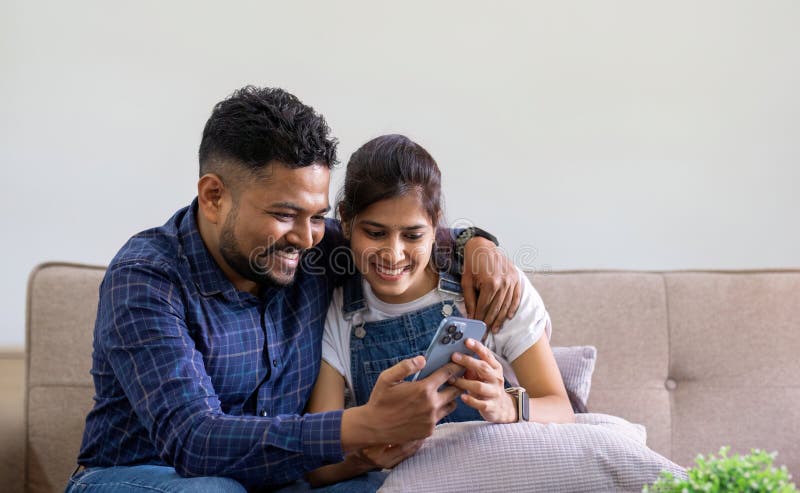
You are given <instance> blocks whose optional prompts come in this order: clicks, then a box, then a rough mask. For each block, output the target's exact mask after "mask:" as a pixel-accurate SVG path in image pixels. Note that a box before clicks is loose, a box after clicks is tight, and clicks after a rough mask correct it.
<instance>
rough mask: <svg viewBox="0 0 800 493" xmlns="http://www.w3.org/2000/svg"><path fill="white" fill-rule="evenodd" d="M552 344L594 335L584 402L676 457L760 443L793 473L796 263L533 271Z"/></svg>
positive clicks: (799, 321)
mask: <svg viewBox="0 0 800 493" xmlns="http://www.w3.org/2000/svg"><path fill="white" fill-rule="evenodd" d="M531 280H532V282H533V284H534V286H536V288H537V290H538V291H539V292H540V294H541V295H542V298H543V299H544V302H545V305H546V306H547V308H548V310H549V312H550V315H551V318H552V321H553V336H552V338H553V341H552V342H553V344H554V345H573V344H592V345H595V346H596V347H597V365H596V368H595V374H594V378H593V384H592V391H591V395H590V397H589V409H590V410H591V411H595V412H605V413H609V414H615V415H618V416H622V417H624V418H626V419H628V420H630V421H633V422H637V423H641V424H643V425H645V426H646V428H647V433H648V445H649V446H650V447H651V448H652V449H654V450H656V451H658V452H660V453H661V454H663V455H665V456H667V457H669V458H670V459H672V460H673V461H675V462H677V463H679V464H681V465H684V466H690V465H694V458H695V457H696V455H697V454H699V453H703V454H708V453H711V452H717V451H718V450H719V448H720V447H721V446H723V445H729V446H731V448H732V451H733V452H738V453H747V452H749V451H750V449H753V448H758V449H762V450H767V451H777V452H778V457H777V460H776V463H779V464H786V466H787V467H788V468H789V470H790V472H791V473H792V474H793V476H794V477H796V478H797V477H800V440H798V437H800V419H798V418H800V382H798V379H800V358H798V354H800V271H798V270H792V271H789V270H785V271H737V272H653V273H646V272H561V273H552V274H539V275H532V276H531Z"/></svg>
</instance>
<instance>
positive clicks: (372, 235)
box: [364, 229, 383, 238]
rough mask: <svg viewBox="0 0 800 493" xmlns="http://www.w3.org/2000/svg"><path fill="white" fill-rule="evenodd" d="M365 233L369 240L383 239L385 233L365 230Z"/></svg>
mask: <svg viewBox="0 0 800 493" xmlns="http://www.w3.org/2000/svg"><path fill="white" fill-rule="evenodd" d="M364 232H365V233H366V234H367V236H368V237H369V238H382V237H383V231H370V230H368V229H365V230H364Z"/></svg>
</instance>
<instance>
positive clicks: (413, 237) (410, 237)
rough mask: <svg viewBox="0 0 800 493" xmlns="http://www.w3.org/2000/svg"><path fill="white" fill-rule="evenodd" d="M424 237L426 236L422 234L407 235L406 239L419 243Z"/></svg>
mask: <svg viewBox="0 0 800 493" xmlns="http://www.w3.org/2000/svg"><path fill="white" fill-rule="evenodd" d="M423 236H425V235H423V234H422V233H413V234H407V235H406V239H408V240H410V241H419V240H421V239H422V237H423Z"/></svg>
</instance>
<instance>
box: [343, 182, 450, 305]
mask: <svg viewBox="0 0 800 493" xmlns="http://www.w3.org/2000/svg"><path fill="white" fill-rule="evenodd" d="M348 226H349V227H348V233H349V237H350V248H351V249H352V251H353V258H354V259H355V264H356V268H358V270H359V272H361V275H362V276H363V277H364V279H366V280H367V282H369V284H370V286H371V287H372V291H373V292H374V293H375V295H376V296H377V297H378V298H379V299H381V300H382V301H385V302H387V303H406V302H409V301H413V300H415V299H417V298H419V297H420V296H422V295H424V294H425V293H427V292H428V291H430V290H431V289H433V287H434V286H435V285H436V282H437V276H436V273H435V272H434V271H433V270H431V269H428V268H427V267H428V262H429V261H430V258H431V252H432V249H433V242H434V239H435V230H434V227H433V224H432V223H431V219H430V217H429V216H428V214H427V213H426V212H425V209H424V208H423V207H422V203H421V201H420V199H419V196H418V194H417V193H409V194H406V195H404V196H402V197H395V198H391V199H386V200H381V201H379V202H375V203H374V204H372V205H370V206H369V207H367V208H366V209H364V210H363V211H361V212H360V213H359V214H358V215H357V216H356V217H355V219H354V220H353V221H352V222H351V223H350V224H349V225H348Z"/></svg>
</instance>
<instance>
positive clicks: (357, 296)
mask: <svg viewBox="0 0 800 493" xmlns="http://www.w3.org/2000/svg"><path fill="white" fill-rule="evenodd" d="M361 280H362V277H361V276H360V275H358V274H356V275H354V276H352V277H351V278H350V279H349V280H348V281H346V282H345V284H344V286H343V293H342V294H343V297H344V304H343V306H342V315H343V316H344V319H345V320H348V321H350V323H351V330H350V372H351V378H352V380H353V389H352V391H353V396H352V397H353V400H355V404H356V405H358V406H361V405H363V404H366V403H367V401H368V400H369V396H370V393H371V392H372V388H373V387H374V386H375V383H376V382H377V380H378V375H380V373H381V372H382V371H383V370H386V369H387V368H390V367H392V366H394V365H395V364H397V363H398V362H400V361H401V360H404V359H406V358H412V357H414V356H417V355H419V354H424V353H425V351H426V350H427V349H428V346H429V345H430V343H431V341H432V340H433V336H434V334H435V333H436V329H438V328H439V323H440V322H441V321H442V319H443V318H444V317H445V316H446V315H453V316H457V317H460V316H461V313H460V312H459V310H458V308H457V307H456V306H455V302H454V301H453V300H443V301H441V302H440V303H436V304H434V305H430V306H428V307H425V308H422V309H420V310H417V311H413V312H408V313H404V314H403V315H401V316H399V317H395V318H389V319H386V320H381V321H378V322H364V321H363V319H362V318H361V316H362V314H361V312H362V311H364V310H366V309H367V306H366V302H365V300H364V291H363V285H362V283H361ZM438 289H439V291H442V292H446V293H450V294H456V295H461V293H462V291H461V283H460V282H459V280H458V279H457V278H456V277H454V276H453V275H451V274H449V273H447V272H440V273H439V287H438ZM410 378H411V377H409V378H408V379H407V380H410ZM456 402H457V403H458V407H457V408H456V410H455V411H453V412H452V413H450V414H449V415H448V416H445V417H444V418H442V420H441V421H439V422H440V423H447V422H458V421H482V420H483V417H481V415H480V413H478V411H476V410H475V409H473V408H471V407H469V406H467V405H466V404H464V402H463V401H462V400H461V399H457V400H456Z"/></svg>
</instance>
